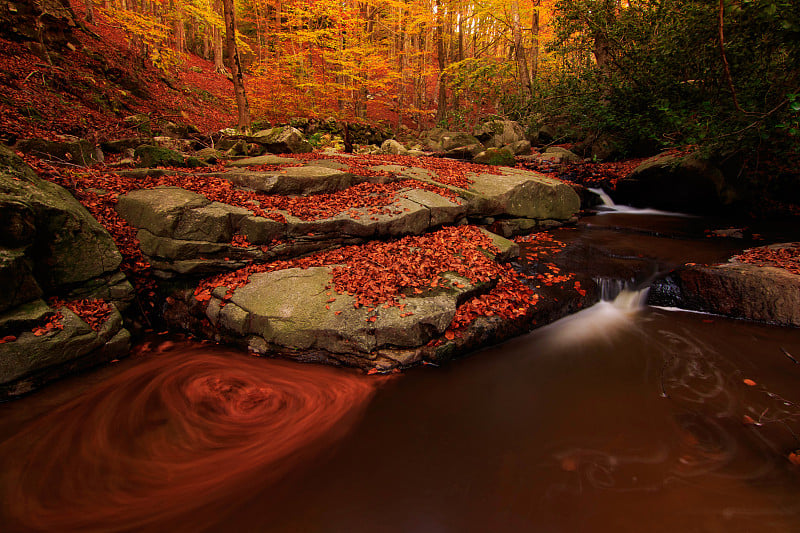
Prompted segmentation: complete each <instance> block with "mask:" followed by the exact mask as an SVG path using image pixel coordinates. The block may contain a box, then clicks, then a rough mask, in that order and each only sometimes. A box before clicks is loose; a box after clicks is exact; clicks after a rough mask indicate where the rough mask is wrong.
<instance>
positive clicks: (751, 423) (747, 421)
mask: <svg viewBox="0 0 800 533" xmlns="http://www.w3.org/2000/svg"><path fill="white" fill-rule="evenodd" d="M742 422H743V423H744V424H746V425H748V426H760V425H761V424H760V423H759V422H757V421H756V420H755V419H753V417H751V416H749V415H744V416H743V417H742Z"/></svg>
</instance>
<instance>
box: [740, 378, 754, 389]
mask: <svg viewBox="0 0 800 533" xmlns="http://www.w3.org/2000/svg"><path fill="white" fill-rule="evenodd" d="M742 383H744V384H745V385H747V386H748V387H755V386H756V382H755V381H753V380H752V379H747V378H746V379H743V380H742Z"/></svg>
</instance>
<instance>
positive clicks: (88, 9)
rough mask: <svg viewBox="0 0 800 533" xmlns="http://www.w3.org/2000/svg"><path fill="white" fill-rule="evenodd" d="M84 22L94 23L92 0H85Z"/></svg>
mask: <svg viewBox="0 0 800 533" xmlns="http://www.w3.org/2000/svg"><path fill="white" fill-rule="evenodd" d="M85 3H86V22H88V23H89V24H94V0H86V1H85Z"/></svg>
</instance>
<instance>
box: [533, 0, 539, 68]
mask: <svg viewBox="0 0 800 533" xmlns="http://www.w3.org/2000/svg"><path fill="white" fill-rule="evenodd" d="M539 5H540V0H533V19H532V20H531V82H533V81H535V80H536V76H538V75H539Z"/></svg>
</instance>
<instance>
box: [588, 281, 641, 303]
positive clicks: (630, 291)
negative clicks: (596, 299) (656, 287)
mask: <svg viewBox="0 0 800 533" xmlns="http://www.w3.org/2000/svg"><path fill="white" fill-rule="evenodd" d="M594 282H595V283H597V286H598V287H599V288H600V301H601V303H602V302H607V303H610V304H611V305H613V306H614V307H616V308H617V309H619V310H621V311H636V310H638V309H642V308H643V307H644V306H645V304H646V303H647V295H648V293H649V292H650V287H649V286H648V287H645V288H643V289H638V290H637V289H634V288H632V287H633V286H634V284H635V282H634V280H624V279H616V278H595V279H594Z"/></svg>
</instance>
